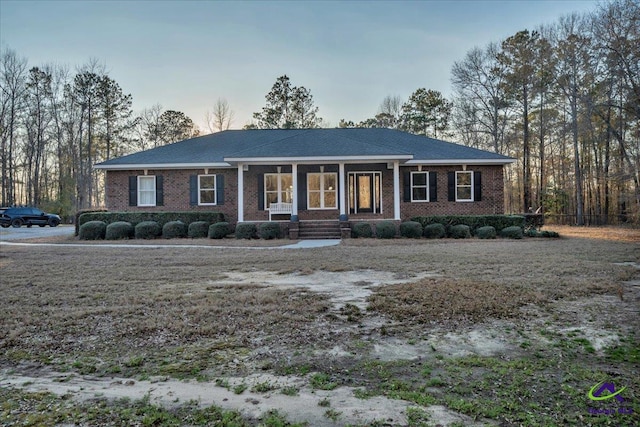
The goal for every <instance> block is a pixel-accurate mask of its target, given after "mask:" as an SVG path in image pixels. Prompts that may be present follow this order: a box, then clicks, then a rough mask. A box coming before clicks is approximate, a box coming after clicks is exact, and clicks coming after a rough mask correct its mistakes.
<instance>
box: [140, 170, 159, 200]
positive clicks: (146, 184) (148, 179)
mask: <svg viewBox="0 0 640 427" xmlns="http://www.w3.org/2000/svg"><path fill="white" fill-rule="evenodd" d="M155 205H156V177H155V176H154V175H145V176H139V177H138V206H155Z"/></svg>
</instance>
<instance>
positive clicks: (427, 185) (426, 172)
mask: <svg viewBox="0 0 640 427" xmlns="http://www.w3.org/2000/svg"><path fill="white" fill-rule="evenodd" d="M417 174H424V175H425V176H426V180H425V182H426V184H425V185H414V183H413V177H414V175H417ZM414 188H424V189H426V195H427V198H426V199H425V200H416V199H414V198H413V189H414ZM430 200H431V194H429V172H428V171H412V172H411V201H412V202H414V203H425V202H428V201H430Z"/></svg>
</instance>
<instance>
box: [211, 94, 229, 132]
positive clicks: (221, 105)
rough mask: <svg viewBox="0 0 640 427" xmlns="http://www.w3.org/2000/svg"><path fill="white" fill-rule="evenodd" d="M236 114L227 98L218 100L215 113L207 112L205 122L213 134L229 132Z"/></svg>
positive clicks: (214, 107) (214, 109)
mask: <svg viewBox="0 0 640 427" xmlns="http://www.w3.org/2000/svg"><path fill="white" fill-rule="evenodd" d="M233 116H234V112H233V110H232V109H231V107H230V106H229V102H227V100H226V99H225V98H218V99H217V100H216V103H215V104H214V105H213V111H207V114H206V117H205V120H206V121H207V126H208V127H209V131H211V133H215V132H222V131H223V130H229V128H230V127H231V123H233Z"/></svg>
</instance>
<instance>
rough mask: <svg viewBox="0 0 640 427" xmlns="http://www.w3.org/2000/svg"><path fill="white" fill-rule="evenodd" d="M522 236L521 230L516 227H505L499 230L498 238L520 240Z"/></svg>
mask: <svg viewBox="0 0 640 427" xmlns="http://www.w3.org/2000/svg"><path fill="white" fill-rule="evenodd" d="M523 235H524V234H523V232H522V228H520V227H516V226H513V227H506V228H503V229H502V230H500V236H502V237H507V238H509V239H522V237H523Z"/></svg>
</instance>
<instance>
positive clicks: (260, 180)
mask: <svg viewBox="0 0 640 427" xmlns="http://www.w3.org/2000/svg"><path fill="white" fill-rule="evenodd" d="M258 210H259V211H263V210H264V174H259V175H258Z"/></svg>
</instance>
